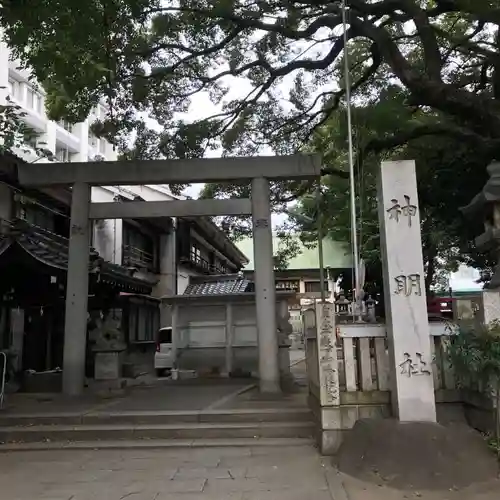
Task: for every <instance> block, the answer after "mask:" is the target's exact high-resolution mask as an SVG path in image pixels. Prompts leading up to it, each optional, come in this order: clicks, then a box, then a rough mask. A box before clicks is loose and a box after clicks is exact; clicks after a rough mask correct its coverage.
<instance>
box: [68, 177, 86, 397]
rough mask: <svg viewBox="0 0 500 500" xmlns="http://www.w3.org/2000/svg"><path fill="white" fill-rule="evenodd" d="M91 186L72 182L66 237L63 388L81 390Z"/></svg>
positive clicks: (70, 391)
mask: <svg viewBox="0 0 500 500" xmlns="http://www.w3.org/2000/svg"><path fill="white" fill-rule="evenodd" d="M89 208H90V186H89V185H88V184H86V183H83V182H77V183H75V184H74V185H73V191H72V197H71V229H70V237H69V255H68V282H67V287H66V316H65V321H64V361H63V392H64V394H66V395H68V396H77V395H79V394H81V393H82V391H83V385H84V378H85V350H86V349H85V343H86V338H87V303H88V288H89V247H90V223H89Z"/></svg>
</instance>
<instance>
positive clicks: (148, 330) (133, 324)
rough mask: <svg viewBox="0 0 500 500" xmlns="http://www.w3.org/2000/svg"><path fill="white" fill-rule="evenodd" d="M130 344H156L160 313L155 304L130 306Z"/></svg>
mask: <svg viewBox="0 0 500 500" xmlns="http://www.w3.org/2000/svg"><path fill="white" fill-rule="evenodd" d="M127 326H128V339H129V342H131V343H135V342H154V341H156V334H157V332H158V330H159V328H160V312H159V308H158V306H157V305H155V304H151V305H150V304H134V303H130V305H129V314H128V325H127Z"/></svg>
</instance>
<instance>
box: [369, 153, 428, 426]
mask: <svg viewBox="0 0 500 500" xmlns="http://www.w3.org/2000/svg"><path fill="white" fill-rule="evenodd" d="M378 201H379V219H380V237H381V247H382V265H383V270H384V297H385V312H386V323H387V334H388V340H389V355H390V359H391V365H392V366H391V368H392V371H391V375H392V381H391V382H392V398H393V410H394V413H395V415H397V416H398V418H399V420H401V421H406V422H435V420H436V407H435V397H434V383H433V377H432V364H431V363H432V357H431V346H430V332H429V322H428V319H427V303H426V293H425V285H424V265H423V257H422V239H421V234H420V214H419V206H418V193H417V181H416V173H415V162H414V161H387V162H382V165H381V174H380V184H379V199H378Z"/></svg>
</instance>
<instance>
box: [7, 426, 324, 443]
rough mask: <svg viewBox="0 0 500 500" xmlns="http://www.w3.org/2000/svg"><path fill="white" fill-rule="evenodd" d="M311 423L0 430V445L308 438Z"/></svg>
mask: <svg viewBox="0 0 500 500" xmlns="http://www.w3.org/2000/svg"><path fill="white" fill-rule="evenodd" d="M313 433H314V424H313V423H312V422H240V423H235V422H223V423H210V422H205V423H199V422H197V423H189V422H186V423H176V424H138V425H127V424H121V425H119V424H113V425H109V424H108V425H102V424H101V425H74V426H71V425H33V426H30V427H19V426H18V427H0V442H3V443H16V442H37V441H106V440H134V439H216V438H217V439H221V438H224V439H233V438H237V439H239V438H310V437H312V436H313Z"/></svg>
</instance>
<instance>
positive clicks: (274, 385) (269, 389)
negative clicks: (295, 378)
mask: <svg viewBox="0 0 500 500" xmlns="http://www.w3.org/2000/svg"><path fill="white" fill-rule="evenodd" d="M259 389H260V392H261V393H262V394H281V386H280V383H279V382H275V381H274V380H260V381H259Z"/></svg>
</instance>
